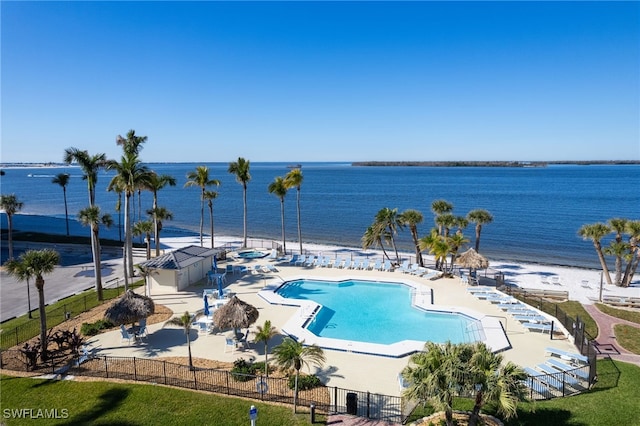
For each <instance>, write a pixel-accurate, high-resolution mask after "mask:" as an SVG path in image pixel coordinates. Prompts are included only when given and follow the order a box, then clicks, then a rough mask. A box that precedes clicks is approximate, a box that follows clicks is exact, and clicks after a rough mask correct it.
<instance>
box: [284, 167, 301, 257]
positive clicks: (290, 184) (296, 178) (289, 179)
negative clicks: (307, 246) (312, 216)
mask: <svg viewBox="0 0 640 426" xmlns="http://www.w3.org/2000/svg"><path fill="white" fill-rule="evenodd" d="M303 180H304V176H303V175H302V170H301V169H300V167H296V168H294V169H292V170H290V171H289V173H287V175H286V176H285V177H284V181H285V185H286V186H287V188H296V191H297V192H296V206H297V208H296V210H297V212H298V242H299V244H300V253H302V225H301V218H300V188H301V187H302V181H303Z"/></svg>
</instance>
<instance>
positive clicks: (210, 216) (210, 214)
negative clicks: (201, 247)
mask: <svg viewBox="0 0 640 426" xmlns="http://www.w3.org/2000/svg"><path fill="white" fill-rule="evenodd" d="M209 224H210V225H211V248H213V247H214V244H215V243H214V241H213V204H211V205H210V206H209Z"/></svg>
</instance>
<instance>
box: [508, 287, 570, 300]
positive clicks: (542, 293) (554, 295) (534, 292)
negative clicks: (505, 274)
mask: <svg viewBox="0 0 640 426" xmlns="http://www.w3.org/2000/svg"><path fill="white" fill-rule="evenodd" d="M510 292H511V293H512V294H521V295H524V296H534V297H543V298H546V299H558V300H568V299H569V292H568V291H564V290H546V289H523V288H518V289H516V288H512V289H511V290H510Z"/></svg>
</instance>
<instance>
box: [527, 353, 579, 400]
mask: <svg viewBox="0 0 640 426" xmlns="http://www.w3.org/2000/svg"><path fill="white" fill-rule="evenodd" d="M545 352H546V353H547V355H548V356H549V358H548V359H547V360H545V362H544V363H541V364H538V365H536V366H535V368H531V367H525V368H524V371H525V372H526V373H527V374H528V375H529V376H530V377H529V379H528V380H526V381H525V382H524V383H525V385H526V386H527V387H528V388H530V389H531V390H533V391H535V392H537V393H538V394H540V395H542V396H544V397H546V398H551V397H552V396H553V395H554V393H557V392H561V393H563V394H564V393H565V391H566V386H570V387H572V388H574V389H577V390H581V389H585V388H587V387H588V386H589V365H588V358H587V357H586V356H584V355H581V354H579V353H573V352H567V351H563V350H561V349H557V348H546V349H545ZM558 358H560V359H561V360H562V361H561V360H559V359H558ZM563 361H565V362H563ZM567 362H571V363H572V364H567Z"/></svg>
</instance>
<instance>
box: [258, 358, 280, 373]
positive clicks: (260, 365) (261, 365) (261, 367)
mask: <svg viewBox="0 0 640 426" xmlns="http://www.w3.org/2000/svg"><path fill="white" fill-rule="evenodd" d="M253 366H254V367H255V369H256V372H259V373H262V374H267V370H266V368H265V366H264V361H260V362H254V363H253ZM275 371H276V367H274V366H273V365H269V373H273V372H275Z"/></svg>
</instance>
